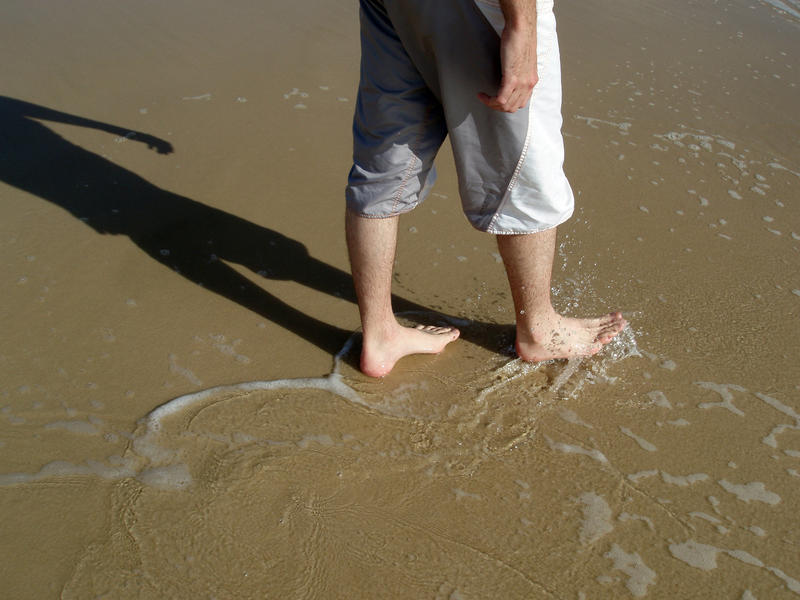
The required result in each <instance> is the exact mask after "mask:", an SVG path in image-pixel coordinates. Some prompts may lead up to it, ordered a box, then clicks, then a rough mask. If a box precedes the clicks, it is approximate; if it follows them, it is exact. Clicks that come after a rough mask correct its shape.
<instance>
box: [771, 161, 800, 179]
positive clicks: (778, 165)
mask: <svg viewBox="0 0 800 600" xmlns="http://www.w3.org/2000/svg"><path fill="white" fill-rule="evenodd" d="M769 166H770V167H772V168H773V169H776V170H778V171H786V172H788V173H791V174H792V175H794V176H795V177H800V173H798V172H797V171H792V170H791V169H787V168H786V167H784V166H783V165H782V164H780V163H776V162H771V163H769Z"/></svg>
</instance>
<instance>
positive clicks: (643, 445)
mask: <svg viewBox="0 0 800 600" xmlns="http://www.w3.org/2000/svg"><path fill="white" fill-rule="evenodd" d="M619 430H620V431H621V432H622V433H624V434H625V435H627V436H628V437H629V438H631V439H632V440H633V441H635V442H636V443H637V444H639V446H641V448H642V450H647V451H648V452H655V451H656V450H658V448H656V447H655V445H654V444H651V443H650V442H648V441H647V440H646V439H644V438H643V437H639V436H638V435H636V434H635V433H633V432H632V431H631V430H630V429H628V428H627V427H620V428H619Z"/></svg>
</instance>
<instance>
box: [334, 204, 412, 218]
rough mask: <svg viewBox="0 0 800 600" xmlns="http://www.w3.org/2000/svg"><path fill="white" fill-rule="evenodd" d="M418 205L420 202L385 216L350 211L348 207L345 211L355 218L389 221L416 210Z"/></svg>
mask: <svg viewBox="0 0 800 600" xmlns="http://www.w3.org/2000/svg"><path fill="white" fill-rule="evenodd" d="M420 204H421V202H415V203H414V204H412V205H411V206H407V207H405V208H404V209H403V210H398V211H395V212H391V213H387V214H374V213H365V212H362V211H360V210H355V209H352V208H350V207H349V206H348V207H347V211H348V212H349V213H351V214H354V215H355V216H357V217H363V218H365V219H391V218H392V217H399V216H400V215H404V214H406V213H409V212H411V211H412V210H414V209H415V208H417V206H419V205H420Z"/></svg>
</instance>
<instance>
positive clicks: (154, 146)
mask: <svg viewBox="0 0 800 600" xmlns="http://www.w3.org/2000/svg"><path fill="white" fill-rule="evenodd" d="M134 139H135V140H137V141H139V142H142V143H144V144H147V147H148V148H150V149H151V150H155V151H156V152H158V153H159V154H172V144H170V143H169V142H168V141H166V140H162V139H161V138H157V137H156V136H154V135H149V134H147V133H137V134H136V137H134Z"/></svg>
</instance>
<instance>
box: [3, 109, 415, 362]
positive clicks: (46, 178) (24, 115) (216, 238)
mask: <svg viewBox="0 0 800 600" xmlns="http://www.w3.org/2000/svg"><path fill="white" fill-rule="evenodd" d="M39 120H43V121H51V122H57V123H66V124H69V125H76V126H79V127H88V128H91V129H97V130H100V131H105V132H108V133H110V134H112V135H116V136H121V137H123V136H124V137H127V138H129V139H131V140H132V141H134V142H141V143H144V144H147V146H148V148H151V149H153V150H155V151H156V152H158V153H159V154H169V153H171V152H172V150H173V149H172V146H171V144H170V143H169V142H167V141H164V140H161V139H159V138H157V137H154V136H151V135H148V134H145V133H140V132H135V131H131V130H130V129H126V128H123V127H117V126H115V125H110V124H107V123H101V122H99V121H93V120H91V119H85V118H82V117H78V116H74V115H70V114H67V113H63V112H60V111H57V110H53V109H50V108H45V107H42V106H38V105H36V104H32V103H29V102H24V101H21V100H16V99H13V98H8V97H4V96H0V179H1V180H2V181H4V182H5V183H7V184H9V185H12V186H15V187H17V188H19V189H21V190H25V191H26V192H29V193H31V194H35V195H36V196H39V197H40V198H43V199H45V200H48V201H50V202H52V203H53V204H56V205H58V206H60V207H62V208H64V209H65V210H67V211H69V212H70V213H71V214H72V215H74V216H75V217H77V218H79V219H80V220H82V221H84V222H85V223H86V224H87V225H89V226H90V227H92V228H93V229H94V230H95V231H97V232H98V233H102V234H113V235H126V236H128V237H129V238H130V239H131V241H133V242H134V243H135V244H136V245H137V246H138V247H139V248H141V249H142V250H143V251H144V252H145V253H146V254H147V255H149V256H150V257H151V258H153V259H154V260H157V261H158V262H160V263H162V264H164V265H166V266H168V267H169V268H171V269H174V270H175V271H176V272H177V273H179V274H180V275H181V276H183V277H185V278H187V279H189V280H190V281H193V282H194V283H196V284H198V285H202V286H203V287H204V288H206V289H209V290H211V291H213V292H215V293H217V294H219V295H221V296H224V297H226V298H228V299H230V300H233V301H234V302H237V303H239V304H241V305H242V306H244V307H246V308H248V309H250V310H252V311H253V312H255V313H257V314H259V315H262V316H263V317H265V318H267V319H269V320H271V321H273V322H274V323H276V324H278V325H280V326H282V327H284V328H286V329H288V330H290V331H292V332H294V333H295V334H297V335H299V336H301V337H303V338H304V339H306V340H307V341H309V342H311V343H313V344H315V345H316V346H318V347H319V348H321V349H322V350H324V351H326V352H328V353H330V354H335V353H336V352H337V351H338V350H339V349H340V348H341V347H342V345H343V343H344V341H345V340H346V339H347V337H348V336H349V335H351V333H352V332H350V331H345V330H343V329H340V328H338V327H335V326H333V325H330V324H328V323H325V322H323V321H320V320H318V319H315V318H314V317H311V316H309V315H307V314H305V313H303V312H301V311H299V310H297V309H295V308H294V307H292V306H290V305H289V304H286V303H285V302H283V301H281V300H280V299H278V298H276V297H275V296H273V295H272V294H270V293H269V292H267V291H266V290H265V289H263V288H262V287H260V286H258V285H256V284H255V283H253V282H252V281H250V280H249V279H248V278H246V277H244V276H243V275H241V274H240V273H238V272H237V271H236V270H234V269H233V268H231V267H230V266H228V265H227V264H225V262H223V261H227V262H232V263H237V264H240V265H243V266H245V267H247V268H249V269H251V270H252V271H253V272H255V273H258V274H259V275H261V276H263V277H265V278H268V279H281V280H293V281H296V282H297V283H300V284H302V285H305V286H307V287H309V288H311V289H314V290H318V291H321V292H325V293H327V294H331V295H335V296H337V297H340V298H344V299H346V300H349V301H351V302H355V295H354V292H353V286H352V279H351V276H350V274H349V273H346V272H345V271H342V270H341V269H337V268H335V267H332V266H330V265H328V264H326V263H324V262H322V261H320V260H318V259H316V258H314V257H312V256H310V255H309V253H308V251H307V249H306V247H305V246H304V245H303V244H301V243H300V242H298V241H296V240H293V239H291V238H289V237H286V236H285V235H282V234H281V233H279V232H277V231H274V230H272V229H268V228H266V227H262V226H260V225H256V224H254V223H251V222H249V221H247V220H245V219H241V218H239V217H237V216H235V215H232V214H229V213H227V212H225V211H222V210H219V209H216V208H212V207H209V206H206V205H204V204H202V203H200V202H197V201H195V200H191V199H190V198H185V197H183V196H180V195H178V194H174V193H172V192H169V191H166V190H163V189H161V188H159V187H157V186H155V185H153V184H151V183H150V182H148V181H146V180H145V179H143V178H142V177H140V176H138V175H137V174H135V173H133V172H131V171H128V170H127V169H124V168H122V167H120V166H119V165H116V164H114V163H113V162H111V161H109V160H106V159H105V158H102V157H100V156H98V155H96V154H94V153H92V152H89V151H88V150H85V149H83V148H81V147H79V146H77V145H75V144H73V143H71V142H69V141H67V140H65V139H64V138H62V137H61V136H60V135H58V134H56V133H54V132H53V131H51V130H50V129H48V128H47V127H45V126H44V125H42V124H41V123H39ZM393 301H394V307H395V310H398V311H425V310H427V309H426V308H425V307H423V306H420V305H418V304H415V303H413V302H409V301H407V300H404V299H402V298H398V297H396V296H395V297H393Z"/></svg>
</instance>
